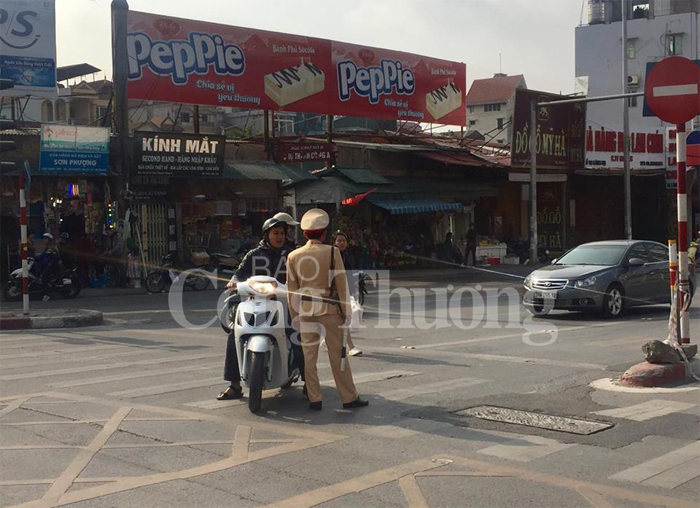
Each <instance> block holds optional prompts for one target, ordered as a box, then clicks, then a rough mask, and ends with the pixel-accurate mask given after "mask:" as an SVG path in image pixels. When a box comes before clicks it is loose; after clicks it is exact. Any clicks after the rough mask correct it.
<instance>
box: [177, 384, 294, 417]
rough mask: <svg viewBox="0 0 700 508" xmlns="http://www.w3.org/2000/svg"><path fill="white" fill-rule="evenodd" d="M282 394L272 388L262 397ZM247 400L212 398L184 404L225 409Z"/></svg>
mask: <svg viewBox="0 0 700 508" xmlns="http://www.w3.org/2000/svg"><path fill="white" fill-rule="evenodd" d="M219 382H221V379H219ZM279 394H280V390H279V389H272V390H265V391H264V392H263V394H262V398H263V400H264V399H271V398H273V397H277V396H278V395H279ZM247 403H248V401H247V400H243V399H234V400H216V399H214V400H211V399H206V400H200V401H197V402H188V403H187V404H183V406H189V407H197V408H199V409H209V410H214V409H223V408H225V407H235V406H242V405H245V404H247Z"/></svg>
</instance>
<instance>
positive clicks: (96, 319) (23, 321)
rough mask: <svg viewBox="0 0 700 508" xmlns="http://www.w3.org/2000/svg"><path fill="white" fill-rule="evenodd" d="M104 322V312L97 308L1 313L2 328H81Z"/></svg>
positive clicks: (0, 323) (0, 328) (0, 324)
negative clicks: (26, 314)
mask: <svg viewBox="0 0 700 508" xmlns="http://www.w3.org/2000/svg"><path fill="white" fill-rule="evenodd" d="M103 324H104V318H103V316H102V313H101V312H100V311H97V310H79V309H68V310H61V311H44V312H41V311H39V312H33V313H30V315H29V316H24V315H22V314H21V313H17V312H13V313H6V314H0V330H28V329H46V328H79V327H84V326H100V325H103Z"/></svg>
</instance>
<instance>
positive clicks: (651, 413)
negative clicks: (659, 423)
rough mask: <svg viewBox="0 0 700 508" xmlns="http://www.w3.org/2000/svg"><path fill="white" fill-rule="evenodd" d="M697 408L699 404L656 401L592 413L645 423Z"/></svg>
mask: <svg viewBox="0 0 700 508" xmlns="http://www.w3.org/2000/svg"><path fill="white" fill-rule="evenodd" d="M695 406H697V404H688V403H685V402H675V401H672V400H662V399H655V400H650V401H648V402H644V403H642V404H635V405H634V406H627V407H619V408H614V409H606V410H604V411H592V413H593V414H596V415H602V416H612V417H613V418H625V419H627V420H633V421H635V422H643V421H646V420H651V419H652V418H657V417H659V416H666V415H669V414H671V413H677V412H679V411H683V410H685V409H690V408H691V407H695Z"/></svg>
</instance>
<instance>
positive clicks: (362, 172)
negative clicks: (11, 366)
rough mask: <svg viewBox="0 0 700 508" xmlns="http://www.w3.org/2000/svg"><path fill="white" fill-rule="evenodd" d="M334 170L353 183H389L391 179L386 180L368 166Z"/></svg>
mask: <svg viewBox="0 0 700 508" xmlns="http://www.w3.org/2000/svg"><path fill="white" fill-rule="evenodd" d="M335 170H336V171H337V172H338V173H340V174H341V175H343V176H344V177H346V178H349V179H350V180H352V181H353V182H355V183H360V184H370V185H376V184H390V183H391V180H387V179H386V178H384V177H383V176H382V175H380V174H379V173H376V172H374V171H373V170H371V169H369V168H335Z"/></svg>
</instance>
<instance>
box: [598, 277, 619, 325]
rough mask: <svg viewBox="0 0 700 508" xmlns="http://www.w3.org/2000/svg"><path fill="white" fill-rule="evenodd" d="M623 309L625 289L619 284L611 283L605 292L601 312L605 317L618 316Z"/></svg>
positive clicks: (613, 317) (612, 317)
mask: <svg viewBox="0 0 700 508" xmlns="http://www.w3.org/2000/svg"><path fill="white" fill-rule="evenodd" d="M624 311H625V291H624V289H622V286H620V285H619V284H613V285H611V286H610V287H609V288H608V290H607V291H606V292H605V298H603V306H602V308H601V312H602V314H603V317H605V318H607V319H615V318H618V317H620V316H621V315H622V314H623V313H624Z"/></svg>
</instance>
